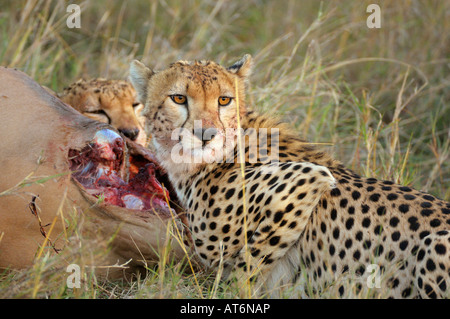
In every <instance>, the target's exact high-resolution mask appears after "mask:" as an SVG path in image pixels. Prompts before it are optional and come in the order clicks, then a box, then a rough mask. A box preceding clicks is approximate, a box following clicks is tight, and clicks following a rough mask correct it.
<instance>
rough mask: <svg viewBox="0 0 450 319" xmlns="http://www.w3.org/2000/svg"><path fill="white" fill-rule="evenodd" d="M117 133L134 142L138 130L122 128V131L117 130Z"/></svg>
mask: <svg viewBox="0 0 450 319" xmlns="http://www.w3.org/2000/svg"><path fill="white" fill-rule="evenodd" d="M119 132H121V133H122V134H123V135H125V136H126V137H128V138H129V139H130V140H132V141H134V140H136V138H137V136H138V135H139V129H138V128H133V129H127V128H123V129H119Z"/></svg>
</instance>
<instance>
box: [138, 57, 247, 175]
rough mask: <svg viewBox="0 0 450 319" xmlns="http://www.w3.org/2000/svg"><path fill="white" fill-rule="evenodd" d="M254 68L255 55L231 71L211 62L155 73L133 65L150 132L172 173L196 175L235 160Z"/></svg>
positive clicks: (175, 66)
mask: <svg viewBox="0 0 450 319" xmlns="http://www.w3.org/2000/svg"><path fill="white" fill-rule="evenodd" d="M250 68H251V57H250V56H249V55H246V56H245V57H244V58H243V59H242V60H240V61H239V62H237V63H235V64H234V65H233V66H231V67H229V68H224V67H222V66H220V65H218V64H216V63H214V62H210V61H195V62H186V61H179V62H176V63H174V64H172V65H171V66H170V67H169V68H168V69H166V70H163V71H160V72H156V73H155V72H153V71H152V70H150V69H149V68H147V67H145V66H144V65H143V64H142V63H140V62H138V61H134V62H133V63H132V64H131V68H130V79H131V82H132V83H133V85H134V87H135V88H136V91H137V93H138V100H139V101H140V102H142V103H144V104H145V109H144V111H143V114H144V116H145V118H146V122H147V126H146V131H147V133H148V134H150V135H151V136H152V140H153V143H154V144H155V147H156V148H157V150H158V157H159V159H160V160H161V163H162V165H163V166H164V167H165V168H166V169H167V170H168V171H169V172H171V171H172V172H173V171H179V172H183V173H186V172H193V171H195V170H197V169H198V168H199V167H201V166H202V165H205V164H207V163H212V162H220V161H223V160H225V159H227V158H229V156H230V153H232V152H233V150H234V146H235V140H236V132H237V126H238V121H237V114H238V111H237V110H238V108H237V106H238V104H237V103H239V113H240V115H242V114H243V113H244V112H245V106H244V99H245V96H244V90H245V83H244V82H245V79H246V77H247V76H248V75H249V73H250ZM236 84H237V86H236Z"/></svg>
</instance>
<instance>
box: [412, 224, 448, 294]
mask: <svg viewBox="0 0 450 319" xmlns="http://www.w3.org/2000/svg"><path fill="white" fill-rule="evenodd" d="M415 285H416V287H417V289H418V290H419V294H420V296H421V297H422V298H450V231H440V232H437V233H434V234H431V235H428V236H427V237H425V238H424V239H423V240H422V243H421V245H420V248H419V250H418V253H417V265H416V269H415Z"/></svg>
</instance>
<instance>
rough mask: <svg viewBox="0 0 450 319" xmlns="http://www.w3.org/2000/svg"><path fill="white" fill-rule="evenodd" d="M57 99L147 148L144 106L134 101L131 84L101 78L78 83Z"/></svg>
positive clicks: (134, 96) (134, 94) (133, 91)
mask: <svg viewBox="0 0 450 319" xmlns="http://www.w3.org/2000/svg"><path fill="white" fill-rule="evenodd" d="M59 98H60V99H61V100H62V101H63V102H65V103H67V104H69V105H70V106H72V107H73V108H74V109H76V110H77V111H79V112H80V113H81V114H83V115H84V116H86V117H89V118H91V119H93V120H96V121H99V122H102V123H107V124H111V125H112V126H114V127H115V128H117V129H118V130H119V131H120V132H121V133H122V134H123V135H125V136H126V137H128V138H130V139H131V140H133V141H135V142H137V143H138V144H141V145H144V146H145V145H146V143H147V136H146V134H145V132H144V130H143V128H142V126H143V119H142V118H141V117H140V112H141V111H142V109H143V105H142V104H141V103H139V102H137V100H136V91H135V89H134V88H133V86H132V85H131V83H129V82H127V81H122V80H105V79H101V78H98V79H91V80H78V81H77V82H75V83H73V84H71V85H69V86H68V87H67V88H65V89H64V91H63V92H62V93H61V94H60V95H59Z"/></svg>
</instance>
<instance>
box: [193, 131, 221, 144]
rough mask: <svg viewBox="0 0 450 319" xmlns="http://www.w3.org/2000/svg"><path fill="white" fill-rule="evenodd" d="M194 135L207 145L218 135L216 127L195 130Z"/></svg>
mask: <svg viewBox="0 0 450 319" xmlns="http://www.w3.org/2000/svg"><path fill="white" fill-rule="evenodd" d="M194 135H195V136H196V137H197V138H198V139H199V140H201V141H202V142H203V145H205V144H206V143H208V142H209V141H211V140H212V139H213V138H214V136H216V135H217V129H215V128H214V127H208V128H196V129H194Z"/></svg>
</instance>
